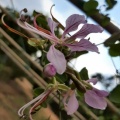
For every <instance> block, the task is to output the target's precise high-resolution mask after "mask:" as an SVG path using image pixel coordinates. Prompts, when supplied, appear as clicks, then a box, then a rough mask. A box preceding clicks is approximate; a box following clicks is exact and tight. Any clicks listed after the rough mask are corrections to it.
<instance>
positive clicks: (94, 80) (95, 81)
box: [87, 78, 98, 85]
mask: <svg viewBox="0 0 120 120" xmlns="http://www.w3.org/2000/svg"><path fill="white" fill-rule="evenodd" d="M87 82H92V83H93V84H94V85H95V84H96V83H97V82H98V79H97V78H91V79H89V80H87Z"/></svg>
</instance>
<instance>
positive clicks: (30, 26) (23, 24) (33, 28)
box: [17, 19, 56, 43]
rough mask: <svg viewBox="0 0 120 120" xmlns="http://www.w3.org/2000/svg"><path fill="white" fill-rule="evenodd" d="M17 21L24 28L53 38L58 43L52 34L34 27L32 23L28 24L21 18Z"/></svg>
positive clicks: (50, 38)
mask: <svg viewBox="0 0 120 120" xmlns="http://www.w3.org/2000/svg"><path fill="white" fill-rule="evenodd" d="M17 23H18V25H19V26H20V27H22V28H23V29H26V30H29V31H32V32H34V33H36V34H38V35H40V36H42V37H45V38H47V39H49V40H52V41H53V42H55V43H56V38H55V37H53V36H52V35H48V34H46V33H44V32H42V31H39V30H38V29H37V28H35V27H33V26H32V25H30V24H28V23H27V22H24V23H23V22H22V21H21V20H20V19H18V20H17Z"/></svg>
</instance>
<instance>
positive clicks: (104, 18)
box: [101, 14, 110, 27]
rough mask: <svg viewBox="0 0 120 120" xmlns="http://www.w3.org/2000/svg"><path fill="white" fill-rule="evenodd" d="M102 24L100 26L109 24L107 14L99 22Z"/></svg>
mask: <svg viewBox="0 0 120 120" xmlns="http://www.w3.org/2000/svg"><path fill="white" fill-rule="evenodd" d="M101 21H102V22H101V25H102V26H104V27H105V26H106V25H108V24H109V22H110V18H109V17H108V14H107V15H105V16H104V17H103V18H102V20H101Z"/></svg>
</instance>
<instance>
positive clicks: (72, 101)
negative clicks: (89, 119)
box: [67, 91, 79, 115]
mask: <svg viewBox="0 0 120 120" xmlns="http://www.w3.org/2000/svg"><path fill="white" fill-rule="evenodd" d="M78 107H79V104H78V100H77V98H76V95H75V91H74V92H73V94H72V95H71V96H70V98H69V101H68V104H67V114H68V115H72V114H73V113H74V112H76V111H77V109H78Z"/></svg>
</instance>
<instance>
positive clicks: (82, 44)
mask: <svg viewBox="0 0 120 120" xmlns="http://www.w3.org/2000/svg"><path fill="white" fill-rule="evenodd" d="M38 16H39V15H37V16H36V17H35V19H34V26H35V27H33V26H31V25H30V24H28V23H27V22H26V21H21V19H18V20H17V21H18V24H19V25H20V26H21V27H22V28H24V29H27V30H30V31H32V32H34V33H37V34H38V35H41V36H42V37H45V38H47V39H49V40H50V41H51V43H53V45H51V47H50V49H49V51H48V53H47V59H48V60H49V61H50V62H51V63H52V64H53V65H54V67H55V68H56V71H57V73H59V74H63V73H64V71H65V70H66V64H67V61H66V59H65V56H64V54H63V53H62V52H61V51H59V50H57V49H56V48H55V46H56V45H61V46H67V47H68V48H70V50H71V51H84V50H87V51H92V52H97V53H98V48H97V47H96V46H95V45H94V44H92V43H91V42H90V41H88V40H87V39H85V37H86V36H87V35H88V34H90V33H98V32H102V31H103V29H102V28H101V27H100V26H98V25H93V24H87V23H86V20H85V17H84V16H82V15H78V14H73V15H71V16H69V17H68V18H67V20H66V27H65V30H64V32H63V35H62V37H61V38H57V37H56V36H55V33H54V30H55V28H56V27H57V26H58V23H56V22H54V21H52V19H51V18H48V20H47V21H48V25H49V27H50V30H51V32H50V31H48V30H45V29H43V28H41V27H39V26H38V25H37V23H36V18H37V17H38ZM80 24H83V27H82V28H81V29H80V30H79V31H78V32H76V33H75V34H74V35H72V36H70V37H67V36H66V35H67V34H68V33H69V32H72V31H74V30H77V28H78V26H79V25H80ZM76 38H80V39H81V40H80V41H79V42H77V41H75V39H76Z"/></svg>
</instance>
